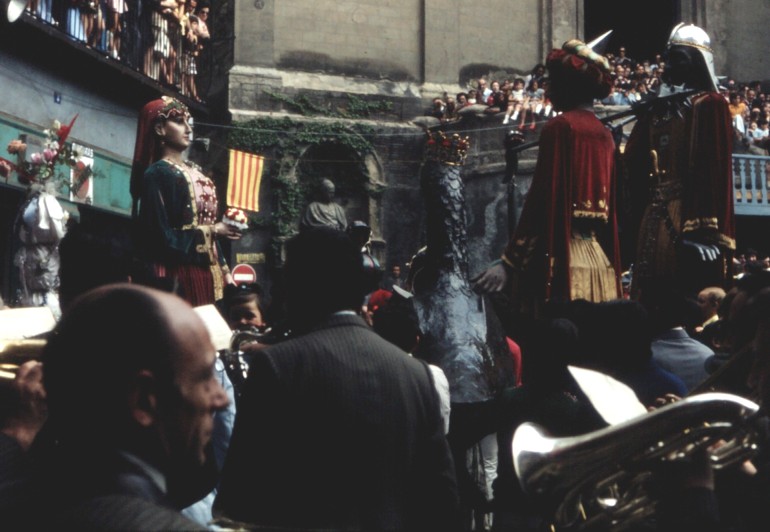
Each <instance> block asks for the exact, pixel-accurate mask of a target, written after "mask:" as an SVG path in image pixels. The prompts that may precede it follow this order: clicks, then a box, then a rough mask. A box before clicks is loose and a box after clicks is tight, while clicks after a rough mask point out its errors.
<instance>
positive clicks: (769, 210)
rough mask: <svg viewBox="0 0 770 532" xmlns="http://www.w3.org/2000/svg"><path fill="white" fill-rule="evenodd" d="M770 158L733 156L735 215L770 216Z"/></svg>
mask: <svg viewBox="0 0 770 532" xmlns="http://www.w3.org/2000/svg"><path fill="white" fill-rule="evenodd" d="M768 179H770V157H768V156H763V155H744V154H733V186H734V187H735V188H734V189H733V196H734V198H735V214H736V215H747V216H770V198H768V195H767V194H768V188H770V187H769V186H768Z"/></svg>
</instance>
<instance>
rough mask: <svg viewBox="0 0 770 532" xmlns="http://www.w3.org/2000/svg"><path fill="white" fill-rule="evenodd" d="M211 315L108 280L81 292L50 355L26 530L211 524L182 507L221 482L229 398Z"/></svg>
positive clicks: (23, 518) (24, 515)
mask: <svg viewBox="0 0 770 532" xmlns="http://www.w3.org/2000/svg"><path fill="white" fill-rule="evenodd" d="M215 357H216V351H215V349H214V346H213V345H212V343H211V340H210V338H209V335H208V332H207V329H206V328H205V325H204V323H203V321H202V320H201V319H200V318H199V317H198V315H197V314H196V312H195V311H194V310H193V309H192V307H190V305H189V304H188V303H186V302H185V301H183V300H182V299H180V298H178V297H177V296H174V295H172V294H168V293H164V292H160V291H157V290H154V289H151V288H145V287H140V286H138V285H131V284H113V285H105V286H102V287H99V288H96V289H93V290H91V291H89V292H87V293H85V294H83V295H82V296H80V297H78V298H77V299H75V301H74V302H73V303H72V305H71V306H70V307H68V309H67V312H65V314H64V316H63V317H62V319H61V321H60V322H59V323H58V324H57V326H56V328H55V329H54V331H53V334H52V335H51V336H50V338H49V339H48V342H47V345H46V348H45V350H44V352H43V371H44V386H45V390H46V394H47V401H48V420H47V421H46V424H45V425H44V427H43V429H42V430H41V432H40V434H38V436H37V438H36V440H35V442H34V444H33V449H32V450H31V452H32V453H34V457H35V459H36V464H39V468H37V469H36V470H34V471H33V473H32V486H33V488H32V493H33V494H34V496H35V499H34V500H33V502H32V503H31V504H32V507H31V509H30V508H24V506H21V507H20V508H19V524H22V525H23V526H24V529H47V530H118V529H119V530H205V528H204V527H202V526H201V525H199V524H197V523H195V522H193V521H190V520H188V519H186V518H185V517H183V516H182V515H181V514H180V513H179V512H178V509H179V508H183V507H185V506H187V505H188V504H190V503H192V502H194V501H195V500H197V499H199V498H201V497H202V496H203V495H205V494H206V493H207V492H208V491H210V490H211V488H212V487H213V486H214V484H215V482H216V469H215V466H214V465H213V461H212V460H211V456H212V454H211V446H210V440H211V434H212V429H213V414H214V413H215V412H217V411H219V410H221V409H224V408H225V407H226V406H227V405H228V398H227V395H226V393H225V391H224V389H222V386H221V385H220V384H219V381H218V380H217V379H216V376H215V372H214V362H215Z"/></svg>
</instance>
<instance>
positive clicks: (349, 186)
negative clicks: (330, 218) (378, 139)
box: [292, 142, 385, 263]
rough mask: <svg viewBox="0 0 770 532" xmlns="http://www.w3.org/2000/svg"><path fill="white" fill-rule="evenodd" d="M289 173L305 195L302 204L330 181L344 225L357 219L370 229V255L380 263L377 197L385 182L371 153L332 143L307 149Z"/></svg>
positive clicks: (382, 245)
mask: <svg viewBox="0 0 770 532" xmlns="http://www.w3.org/2000/svg"><path fill="white" fill-rule="evenodd" d="M292 174H293V176H294V179H296V181H297V182H298V184H299V185H300V186H301V187H302V189H303V190H304V191H305V193H306V196H305V202H306V204H307V203H308V202H310V201H312V200H313V194H314V192H315V191H316V190H317V187H318V185H319V184H320V181H321V180H322V179H324V178H328V179H331V180H332V182H334V185H335V188H336V198H335V201H337V202H338V203H339V204H340V205H342V207H343V208H344V209H345V212H346V214H347V218H348V223H352V222H353V221H355V220H360V221H362V222H364V223H366V224H368V225H369V227H371V228H372V253H373V254H374V256H375V257H376V258H377V259H378V260H379V261H380V263H382V261H383V259H384V256H383V255H384V248H385V242H384V240H383V239H382V223H381V219H382V216H381V198H382V190H383V189H384V188H385V182H384V180H383V177H382V176H383V172H382V165H381V164H380V162H379V161H378V160H377V157H376V155H375V154H374V153H371V152H370V153H367V154H364V155H362V154H360V153H358V152H357V151H356V150H354V149H352V148H350V147H349V146H345V145H343V144H339V143H335V142H327V143H321V144H316V145H312V146H308V147H307V148H306V149H305V150H304V151H302V153H300V155H299V156H298V157H297V159H296V160H295V163H294V168H293V172H292ZM303 207H304V206H303Z"/></svg>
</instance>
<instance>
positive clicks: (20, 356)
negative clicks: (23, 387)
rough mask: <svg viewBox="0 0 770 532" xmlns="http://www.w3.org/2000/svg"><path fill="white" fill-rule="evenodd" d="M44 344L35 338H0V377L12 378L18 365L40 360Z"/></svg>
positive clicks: (43, 341) (44, 342)
mask: <svg viewBox="0 0 770 532" xmlns="http://www.w3.org/2000/svg"><path fill="white" fill-rule="evenodd" d="M45 344H46V341H45V340H42V339H37V338H26V339H22V340H0V379H14V378H16V372H17V371H18V369H19V366H20V365H22V364H24V363H25V362H27V361H29V360H40V358H41V355H42V353H43V348H45Z"/></svg>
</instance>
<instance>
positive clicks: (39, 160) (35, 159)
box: [30, 153, 44, 164]
mask: <svg viewBox="0 0 770 532" xmlns="http://www.w3.org/2000/svg"><path fill="white" fill-rule="evenodd" d="M30 160H31V161H32V164H43V162H44V160H43V156H42V155H41V154H40V153H33V154H32V155H31V156H30Z"/></svg>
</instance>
